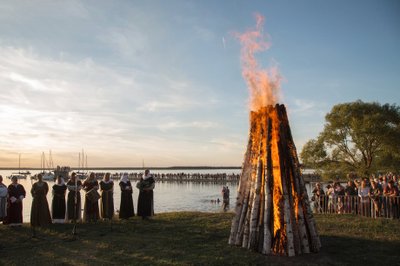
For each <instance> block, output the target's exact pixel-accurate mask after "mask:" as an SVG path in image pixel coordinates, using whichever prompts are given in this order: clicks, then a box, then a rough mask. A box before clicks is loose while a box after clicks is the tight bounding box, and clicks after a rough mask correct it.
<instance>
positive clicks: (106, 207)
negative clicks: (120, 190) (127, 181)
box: [100, 173, 114, 219]
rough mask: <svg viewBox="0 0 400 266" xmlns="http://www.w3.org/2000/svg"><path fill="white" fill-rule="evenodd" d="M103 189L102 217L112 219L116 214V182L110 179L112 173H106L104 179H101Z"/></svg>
mask: <svg viewBox="0 0 400 266" xmlns="http://www.w3.org/2000/svg"><path fill="white" fill-rule="evenodd" d="M100 189H101V206H100V207H101V208H100V209H101V217H102V218H103V219H112V218H113V216H114V199H113V194H114V182H113V181H112V180H111V179H110V173H106V174H105V175H104V180H102V181H100Z"/></svg>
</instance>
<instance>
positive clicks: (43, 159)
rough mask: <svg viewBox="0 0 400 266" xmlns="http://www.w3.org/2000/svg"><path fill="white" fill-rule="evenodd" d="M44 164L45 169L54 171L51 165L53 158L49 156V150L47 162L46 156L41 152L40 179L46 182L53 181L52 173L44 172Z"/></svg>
mask: <svg viewBox="0 0 400 266" xmlns="http://www.w3.org/2000/svg"><path fill="white" fill-rule="evenodd" d="M46 163H47V169H54V164H53V157H52V156H51V150H50V151H49V161H48V162H46V156H45V155H44V152H42V157H41V162H40V164H41V166H40V167H41V168H42V172H41V174H42V177H43V180H48V181H54V179H55V176H54V172H53V171H46V170H45V169H46Z"/></svg>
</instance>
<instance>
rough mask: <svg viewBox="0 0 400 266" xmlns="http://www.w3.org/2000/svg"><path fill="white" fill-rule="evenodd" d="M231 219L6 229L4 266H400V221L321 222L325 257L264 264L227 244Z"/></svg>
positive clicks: (164, 217) (1, 250) (186, 216)
mask: <svg viewBox="0 0 400 266" xmlns="http://www.w3.org/2000/svg"><path fill="white" fill-rule="evenodd" d="M232 217H233V214H231V213H197V212H178V213H162V214H158V215H157V216H155V217H154V218H153V219H152V220H150V221H142V220H141V219H139V218H137V217H135V218H133V219H131V220H129V221H115V222H113V224H110V223H106V222H100V223H97V224H80V225H78V231H77V232H78V235H77V236H76V238H73V237H72V236H71V230H72V225H53V226H51V227H49V228H47V229H38V230H37V231H36V234H37V237H36V238H32V237H31V236H32V231H31V228H30V227H29V225H24V226H23V227H20V228H9V227H6V226H2V225H0V234H1V238H0V265H39V264H41V265H50V264H51V265H124V264H125V265H126V264H131V265H132V264H133V265H262V264H268V265H362V264H364V265H378V264H382V265H400V221H399V220H396V221H392V220H372V219H366V218H362V217H355V216H351V215H342V216H336V215H323V216H322V215H319V216H316V219H317V225H318V228H319V233H320V237H321V242H322V245H323V247H322V249H321V252H320V253H318V254H307V255H302V256H298V257H294V258H287V257H276V256H264V255H261V254H257V253H254V252H251V251H248V250H245V249H242V248H238V247H232V246H229V245H228V244H227V241H228V236H229V231H230V224H231V219H232Z"/></svg>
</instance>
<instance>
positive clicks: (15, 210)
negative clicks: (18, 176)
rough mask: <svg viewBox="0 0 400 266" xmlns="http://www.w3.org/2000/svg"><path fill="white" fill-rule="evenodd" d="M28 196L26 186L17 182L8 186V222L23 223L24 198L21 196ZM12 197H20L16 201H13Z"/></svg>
mask: <svg viewBox="0 0 400 266" xmlns="http://www.w3.org/2000/svg"><path fill="white" fill-rule="evenodd" d="M21 196H22V197H24V198H25V196H26V192H25V188H24V187H23V186H22V185H20V184H17V185H16V186H14V185H13V184H11V185H9V186H8V205H7V219H6V224H10V225H13V224H22V200H19V199H20V197H21ZM11 197H15V198H16V199H18V200H17V201H16V202H14V203H13V202H11Z"/></svg>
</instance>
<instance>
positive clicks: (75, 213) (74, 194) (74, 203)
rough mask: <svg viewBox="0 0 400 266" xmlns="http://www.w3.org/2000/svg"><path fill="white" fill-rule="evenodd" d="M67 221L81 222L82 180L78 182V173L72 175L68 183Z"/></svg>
mask: <svg viewBox="0 0 400 266" xmlns="http://www.w3.org/2000/svg"><path fill="white" fill-rule="evenodd" d="M67 188H68V196H67V220H69V221H74V220H75V221H79V220H81V193H80V190H81V188H82V182H81V180H76V173H75V172H73V173H72V174H71V178H70V180H69V181H68V182H67Z"/></svg>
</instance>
